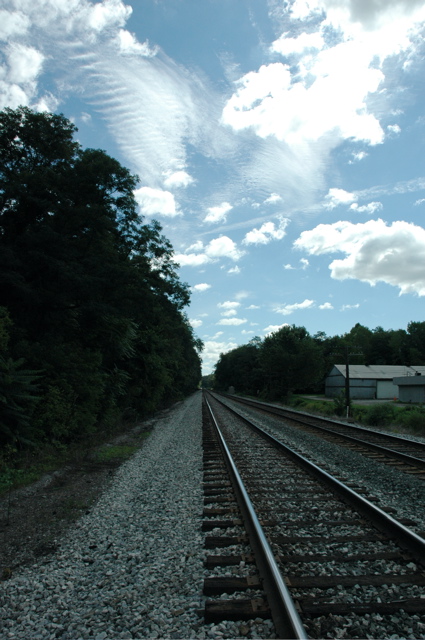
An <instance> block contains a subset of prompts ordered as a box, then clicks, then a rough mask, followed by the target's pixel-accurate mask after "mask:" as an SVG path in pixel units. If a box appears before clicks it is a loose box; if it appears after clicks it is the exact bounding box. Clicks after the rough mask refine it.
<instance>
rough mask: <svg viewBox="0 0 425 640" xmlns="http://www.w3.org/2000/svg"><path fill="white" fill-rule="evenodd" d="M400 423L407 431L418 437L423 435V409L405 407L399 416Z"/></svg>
mask: <svg viewBox="0 0 425 640" xmlns="http://www.w3.org/2000/svg"><path fill="white" fill-rule="evenodd" d="M399 420H400V423H401V424H402V426H403V427H405V428H406V429H408V430H409V431H411V432H413V433H416V434H418V435H425V409H424V407H412V408H410V407H406V408H405V409H404V410H403V411H402V412H400V415H399Z"/></svg>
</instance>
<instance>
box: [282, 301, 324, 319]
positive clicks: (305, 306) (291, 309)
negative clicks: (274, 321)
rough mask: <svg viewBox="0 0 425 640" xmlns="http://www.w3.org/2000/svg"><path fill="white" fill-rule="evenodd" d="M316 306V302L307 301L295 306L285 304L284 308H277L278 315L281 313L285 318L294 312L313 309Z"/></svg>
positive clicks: (297, 303)
mask: <svg viewBox="0 0 425 640" xmlns="http://www.w3.org/2000/svg"><path fill="white" fill-rule="evenodd" d="M313 306H314V300H308V299H305V300H304V302H296V303H295V304H284V305H282V306H277V307H275V309H274V311H275V312H276V313H281V314H282V315H284V316H289V315H291V313H294V311H300V310H301V309H311V307H313Z"/></svg>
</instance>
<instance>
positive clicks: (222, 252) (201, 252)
mask: <svg viewBox="0 0 425 640" xmlns="http://www.w3.org/2000/svg"><path fill="white" fill-rule="evenodd" d="M243 255H244V252H243V251H240V250H239V249H238V248H237V246H236V244H235V243H234V242H233V240H231V239H230V238H229V237H228V236H220V237H219V238H214V239H213V240H211V241H210V242H209V243H208V244H207V245H206V246H204V244H203V243H202V242H201V241H198V242H196V243H195V244H194V245H192V246H191V247H189V249H186V252H185V253H178V254H176V255H175V256H174V261H175V262H177V263H179V264H180V266H182V267H183V266H191V267H199V266H201V265H204V264H208V263H210V262H216V261H217V260H219V259H220V258H229V259H230V260H233V261H234V262H237V261H238V260H240V258H242V256H243Z"/></svg>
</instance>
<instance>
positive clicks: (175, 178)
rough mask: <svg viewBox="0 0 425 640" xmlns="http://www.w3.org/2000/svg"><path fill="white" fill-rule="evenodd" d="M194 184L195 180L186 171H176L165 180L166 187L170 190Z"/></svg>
mask: <svg viewBox="0 0 425 640" xmlns="http://www.w3.org/2000/svg"><path fill="white" fill-rule="evenodd" d="M192 183H193V178H192V176H190V175H189V174H188V173H187V172H186V171H175V172H174V173H172V174H170V175H169V176H168V177H167V178H166V179H165V180H164V186H165V187H167V188H168V189H173V188H178V187H188V186H189V185H190V184H192Z"/></svg>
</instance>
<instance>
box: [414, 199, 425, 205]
mask: <svg viewBox="0 0 425 640" xmlns="http://www.w3.org/2000/svg"><path fill="white" fill-rule="evenodd" d="M424 202H425V198H420V199H419V200H416V201H415V202H414V205H415V207H417V206H419V205H420V204H423V203H424Z"/></svg>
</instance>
